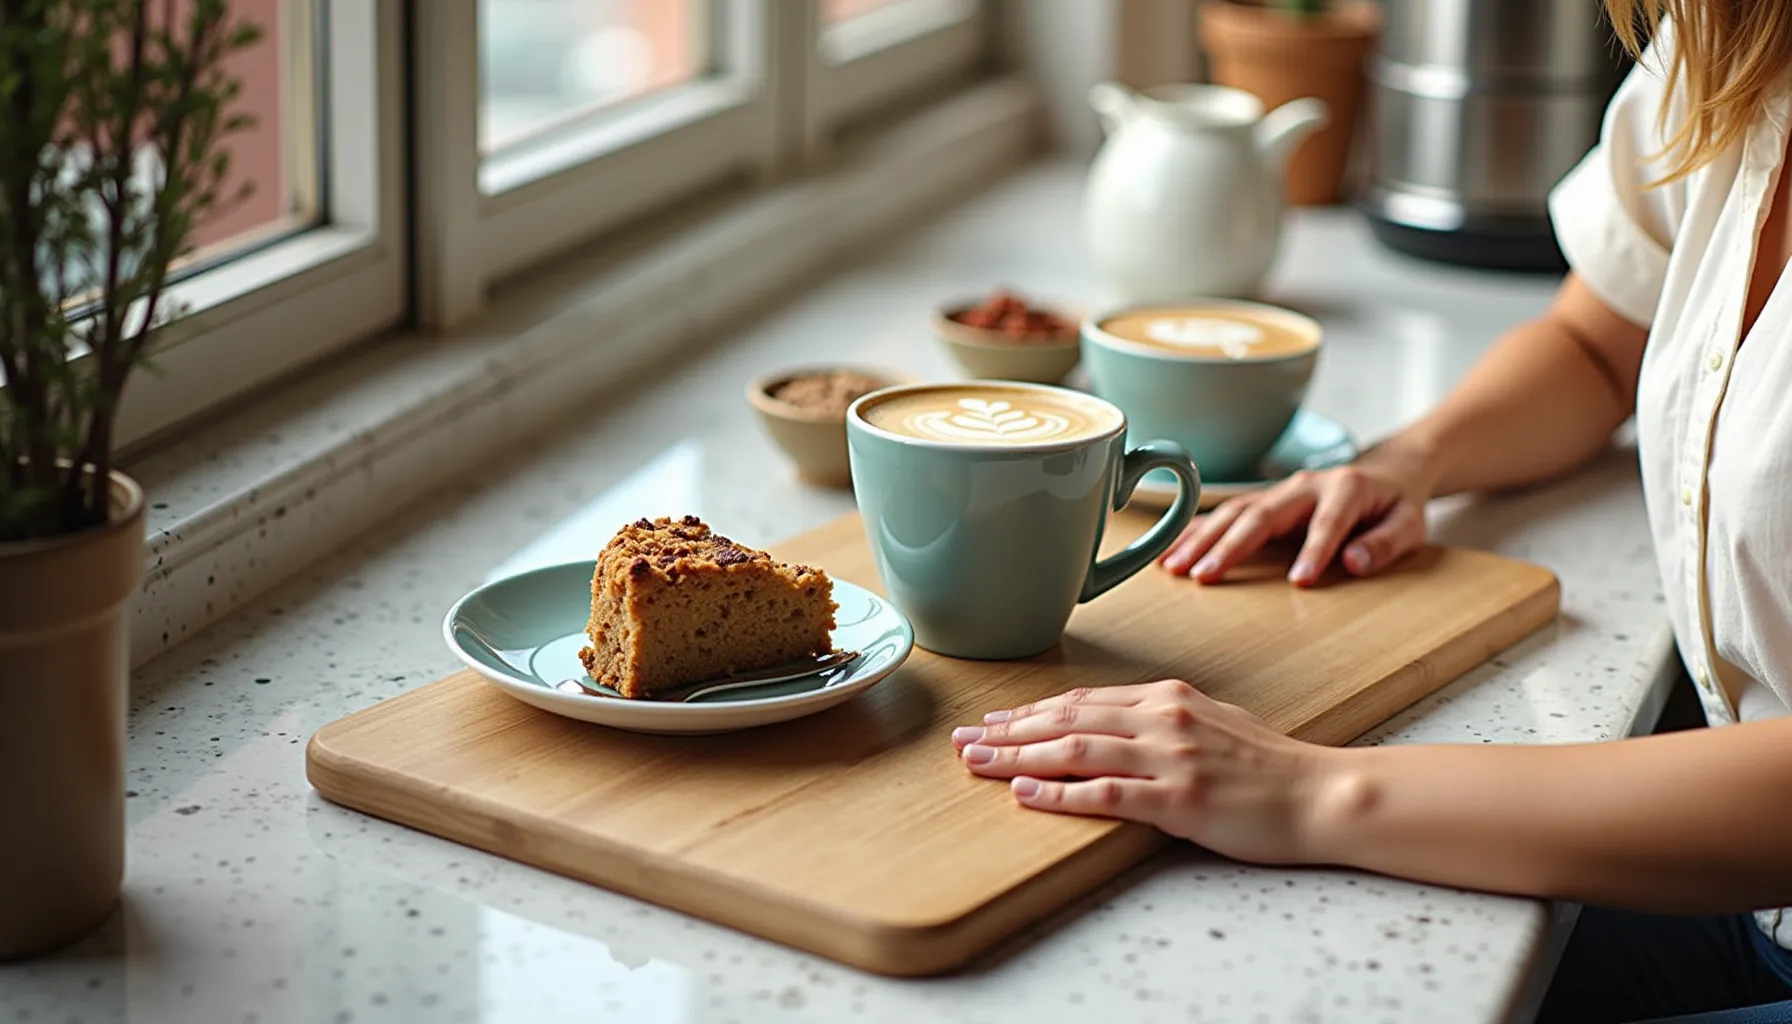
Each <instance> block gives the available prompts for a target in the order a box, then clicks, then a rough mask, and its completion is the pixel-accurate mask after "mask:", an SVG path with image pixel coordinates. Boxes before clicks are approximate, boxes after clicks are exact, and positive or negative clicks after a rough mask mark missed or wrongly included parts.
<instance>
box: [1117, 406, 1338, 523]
mask: <svg viewBox="0 0 1792 1024" xmlns="http://www.w3.org/2000/svg"><path fill="white" fill-rule="evenodd" d="M1359 454H1360V452H1359V451H1358V449H1357V444H1356V440H1355V439H1354V438H1352V437H1351V436H1350V431H1349V430H1347V429H1345V427H1344V424H1342V423H1339V422H1338V421H1337V420H1335V419H1332V418H1331V417H1330V416H1327V415H1325V414H1324V413H1318V412H1313V411H1312V410H1310V409H1302V410H1301V411H1299V412H1297V413H1295V414H1294V421H1293V422H1292V423H1290V424H1289V425H1288V429H1287V430H1286V431H1285V432H1283V434H1282V436H1281V438H1280V439H1279V440H1277V441H1276V444H1275V447H1274V448H1271V449H1270V450H1269V454H1268V455H1265V456H1264V457H1263V462H1262V463H1261V464H1260V466H1259V473H1260V475H1259V476H1258V477H1257V478H1256V479H1254V480H1208V479H1205V478H1203V479H1202V481H1201V507H1202V508H1204V509H1205V508H1212V507H1213V506H1215V505H1217V504H1219V503H1220V502H1222V501H1227V500H1230V499H1232V498H1235V497H1237V496H1239V495H1240V494H1247V493H1249V492H1251V491H1254V490H1258V489H1260V488H1263V487H1267V486H1269V485H1270V484H1273V483H1275V482H1276V481H1278V480H1282V479H1285V478H1287V477H1289V476H1291V475H1293V474H1294V473H1296V472H1299V471H1300V470H1303V469H1307V470H1314V469H1330V468H1332V467H1333V466H1342V465H1344V464H1345V463H1347V462H1350V461H1352V460H1354V459H1355V458H1356V457H1357V455H1359ZM1175 499H1176V478H1175V477H1174V476H1171V475H1170V474H1168V473H1164V472H1163V471H1161V470H1160V471H1158V472H1156V473H1152V474H1150V475H1149V476H1147V477H1145V479H1144V480H1142V481H1140V483H1139V488H1138V490H1136V491H1134V492H1133V495H1132V501H1131V503H1130V504H1133V505H1139V506H1142V507H1146V508H1152V507H1157V508H1166V507H1168V506H1169V504H1170V502H1172V501H1174V500H1175Z"/></svg>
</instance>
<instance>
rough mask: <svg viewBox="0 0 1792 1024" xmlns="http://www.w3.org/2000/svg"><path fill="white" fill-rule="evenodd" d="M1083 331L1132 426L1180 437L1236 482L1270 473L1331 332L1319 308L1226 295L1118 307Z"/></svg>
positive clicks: (1142, 432) (1105, 387)
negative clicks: (1303, 309) (1268, 458)
mask: <svg viewBox="0 0 1792 1024" xmlns="http://www.w3.org/2000/svg"><path fill="white" fill-rule="evenodd" d="M1082 336H1083V337H1082V362H1083V366H1084V368H1085V369H1086V370H1087V371H1088V374H1089V380H1090V383H1091V384H1092V385H1093V390H1094V391H1095V393H1096V394H1098V395H1100V396H1101V397H1103V398H1105V399H1107V400H1108V401H1110V402H1112V403H1114V404H1115V405H1116V406H1119V407H1120V409H1121V410H1123V411H1124V412H1125V413H1126V419H1127V423H1128V429H1129V430H1130V431H1131V434H1132V436H1133V437H1138V438H1153V439H1156V438H1163V439H1167V440H1171V441H1175V442H1176V443H1178V444H1180V445H1182V447H1183V448H1185V449H1187V450H1188V453H1189V455H1190V456H1191V457H1192V458H1193V459H1194V460H1195V465H1197V466H1200V467H1201V475H1202V476H1203V477H1205V478H1206V479H1207V480H1208V481H1209V482H1221V481H1223V482H1227V483H1242V482H1245V481H1250V480H1255V479H1257V478H1258V477H1259V476H1260V475H1261V472H1262V470H1261V465H1260V464H1261V462H1262V460H1263V458H1264V456H1265V455H1267V454H1268V453H1269V451H1270V449H1272V448H1273V447H1275V444H1276V441H1277V440H1278V439H1279V438H1280V437H1281V436H1282V433H1283V432H1284V431H1286V430H1287V429H1288V425H1289V424H1290V423H1291V422H1292V421H1293V419H1294V414H1295V413H1296V412H1298V411H1299V410H1300V406H1301V403H1302V402H1303V401H1304V400H1305V398H1306V393H1307V385H1308V383H1309V382H1310V381H1311V380H1312V377H1313V371H1314V369H1315V367H1316V366H1317V364H1318V360H1319V351H1320V345H1321V341H1322V340H1323V336H1322V331H1321V328H1320V326H1319V324H1318V323H1317V322H1316V321H1314V320H1313V319H1311V318H1310V317H1306V316H1302V315H1301V314H1299V313H1295V312H1293V311H1292V310H1287V309H1281V308H1279V307H1276V306H1269V305H1264V304H1262V303H1255V302H1241V301H1231V300H1219V299H1213V300H1191V301H1190V302H1188V303H1186V304H1181V305H1176V304H1155V305H1145V306H1132V307H1123V308H1121V309H1116V310H1111V311H1108V312H1105V313H1102V314H1100V315H1098V316H1095V317H1091V318H1090V319H1089V320H1087V321H1085V322H1084V324H1083V331H1082Z"/></svg>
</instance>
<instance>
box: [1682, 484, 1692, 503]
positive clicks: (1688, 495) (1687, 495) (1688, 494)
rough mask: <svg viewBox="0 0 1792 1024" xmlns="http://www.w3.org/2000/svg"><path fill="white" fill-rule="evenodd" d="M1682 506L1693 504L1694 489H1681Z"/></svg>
mask: <svg viewBox="0 0 1792 1024" xmlns="http://www.w3.org/2000/svg"><path fill="white" fill-rule="evenodd" d="M1680 504H1682V505H1691V504H1692V488H1690V487H1682V488H1680Z"/></svg>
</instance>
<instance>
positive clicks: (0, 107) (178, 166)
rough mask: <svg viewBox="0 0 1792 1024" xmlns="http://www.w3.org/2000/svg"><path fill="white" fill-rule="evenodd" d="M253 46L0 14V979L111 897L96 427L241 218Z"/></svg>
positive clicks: (117, 7) (66, 935) (109, 577)
mask: <svg viewBox="0 0 1792 1024" xmlns="http://www.w3.org/2000/svg"><path fill="white" fill-rule="evenodd" d="M258 35H259V29H258V28H257V27H256V26H253V25H249V24H246V23H243V22H241V21H240V20H239V19H236V18H234V17H233V16H231V14H230V12H229V10H228V6H227V2H226V0H185V2H183V3H181V4H173V3H153V2H151V0H3V2H0V821H5V822H6V825H7V829H8V835H9V838H8V840H7V841H6V842H5V843H3V844H0V960H4V959H9V958H13V957H18V956H24V955H29V954H32V953H36V952H41V951H44V950H47V949H51V948H55V947H57V946H60V945H63V944H65V943H67V942H69V941H72V940H74V939H76V938H78V937H80V936H81V935H83V934H85V933H87V932H88V931H90V930H91V929H92V928H93V927H95V926H96V925H98V924H99V922H100V921H101V920H103V919H104V918H105V917H106V916H107V914H109V913H110V911H111V908H112V906H113V904H114V903H115V902H116V900H117V898H118V893H119V888H120V884H121V881H122V878H123V867H124V730H125V708H126V703H127V690H128V684H129V666H130V659H129V657H128V652H127V650H126V647H127V641H128V616H127V614H126V613H127V611H128V608H129V603H130V599H131V597H132V596H133V595H134V594H135V592H136V591H137V589H138V585H139V583H140V580H141V577H142V573H143V532H144V528H143V506H144V499H143V491H142V489H141V488H140V487H139V486H138V485H137V484H136V483H135V482H133V481H132V480H131V479H129V478H128V477H126V476H125V475H124V474H122V473H120V472H118V471H117V470H116V469H115V468H114V466H113V449H114V444H113V423H114V420H115V417H116V415H117V412H118V407H119V401H120V399H121V398H122V396H123V395H124V391H125V386H126V384H127V383H128V382H129V380H130V378H131V376H132V374H133V373H134V371H136V370H137V369H138V368H139V367H141V366H143V365H144V363H145V361H146V360H147V359H148V357H149V355H150V352H151V346H152V342H153V341H154V340H155V338H156V337H157V336H158V333H159V332H160V331H163V330H165V329H166V328H167V326H168V324H169V323H170V322H171V321H173V320H175V319H176V318H177V317H178V315H179V313H180V311H179V310H178V309H176V308H173V306H172V303H171V298H170V294H169V284H170V280H171V276H172V275H173V274H174V273H175V272H177V270H178V269H179V265H180V261H181V259H182V257H184V256H186V255H187V254H188V253H189V252H190V250H191V249H192V247H193V242H194V230H195V227H196V226H197V225H198V224H199V223H200V222H201V221H202V220H203V219H204V218H206V217H207V216H208V215H209V214H210V213H212V212H213V211H214V210H215V209H217V208H218V207H219V206H220V205H221V204H223V203H226V202H230V201H233V200H234V199H235V198H236V197H235V196H234V195H231V196H226V195H225V194H224V190H225V189H226V182H227V180H228V177H229V167H230V159H229V152H228V149H227V148H226V146H225V140H226V139H227V137H228V136H230V135H231V134H232V133H234V132H236V131H237V130H239V129H241V128H242V127H244V126H245V125H246V123H247V122H246V120H245V119H244V118H242V117H240V116H237V115H235V114H234V113H233V112H232V111H231V109H230V108H231V107H232V104H233V101H234V100H235V99H236V97H237V93H238V91H239V89H240V88H241V84H240V81H239V80H238V79H237V78H235V77H234V76H233V75H232V74H230V72H229V70H228V67H227V65H226V59H227V58H228V57H229V56H230V55H231V54H233V53H235V52H236V51H238V50H241V49H242V48H244V47H246V46H249V45H250V44H252V43H253V42H254V41H255V39H256V38H257V37H258ZM233 191H235V190H233Z"/></svg>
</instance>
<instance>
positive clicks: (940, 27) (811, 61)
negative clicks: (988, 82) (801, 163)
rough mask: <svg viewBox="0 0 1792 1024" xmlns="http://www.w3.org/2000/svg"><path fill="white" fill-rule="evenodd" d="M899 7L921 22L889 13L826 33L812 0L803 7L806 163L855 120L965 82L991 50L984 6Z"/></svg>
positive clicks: (919, 2) (930, 0)
mask: <svg viewBox="0 0 1792 1024" xmlns="http://www.w3.org/2000/svg"><path fill="white" fill-rule="evenodd" d="M901 5H902V6H904V7H909V8H910V10H911V11H912V10H914V9H916V8H920V9H922V17H920V18H916V17H914V15H913V14H912V13H911V14H910V15H909V16H908V17H907V18H904V17H901V16H899V12H900V8H896V9H892V10H891V11H889V12H887V13H886V12H883V11H873V12H870V13H867V14H865V15H861V16H860V17H859V18H855V19H851V20H848V21H845V22H842V23H841V24H840V25H837V26H835V27H833V28H832V29H828V28H825V27H823V25H822V24H821V13H820V4H819V3H818V2H816V0H810V2H809V3H806V4H804V5H803V6H804V7H805V8H806V9H807V12H808V14H809V17H808V18H807V19H806V25H805V28H806V32H805V39H804V42H803V48H804V49H805V50H806V51H807V53H808V61H807V67H806V68H805V74H804V81H803V87H802V92H803V114H802V137H803V143H804V150H805V152H806V153H807V154H808V155H809V156H810V157H811V158H814V157H817V156H819V155H821V154H824V153H825V152H826V151H827V150H828V148H829V146H830V145H831V142H832V140H833V138H834V137H835V136H837V135H838V134H839V133H840V132H841V131H843V130H846V129H848V128H850V127H852V125H853V124H854V123H855V122H858V121H861V120H863V119H865V118H866V117H868V116H870V115H874V114H876V113H877V112H878V111H880V110H884V109H888V108H890V107H893V106H894V105H895V104H896V103H897V102H899V101H901V100H903V99H905V98H908V97H911V96H913V95H915V94H917V93H922V92H926V91H928V90H930V89H934V88H938V87H940V86H942V85H945V84H947V83H949V82H951V81H952V80H953V79H955V78H962V77H965V76H967V75H969V74H970V73H971V72H973V71H974V70H976V69H977V68H978V67H979V66H980V65H981V64H983V63H984V60H985V58H986V56H987V55H988V53H989V52H990V50H991V48H992V47H991V38H992V35H993V22H994V18H993V17H992V15H991V12H990V7H991V4H990V2H989V0H901ZM927 8H932V9H933V10H931V11H928V10H926V9H927ZM830 35H832V36H833V37H834V38H831V39H830V38H829V37H830Z"/></svg>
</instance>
